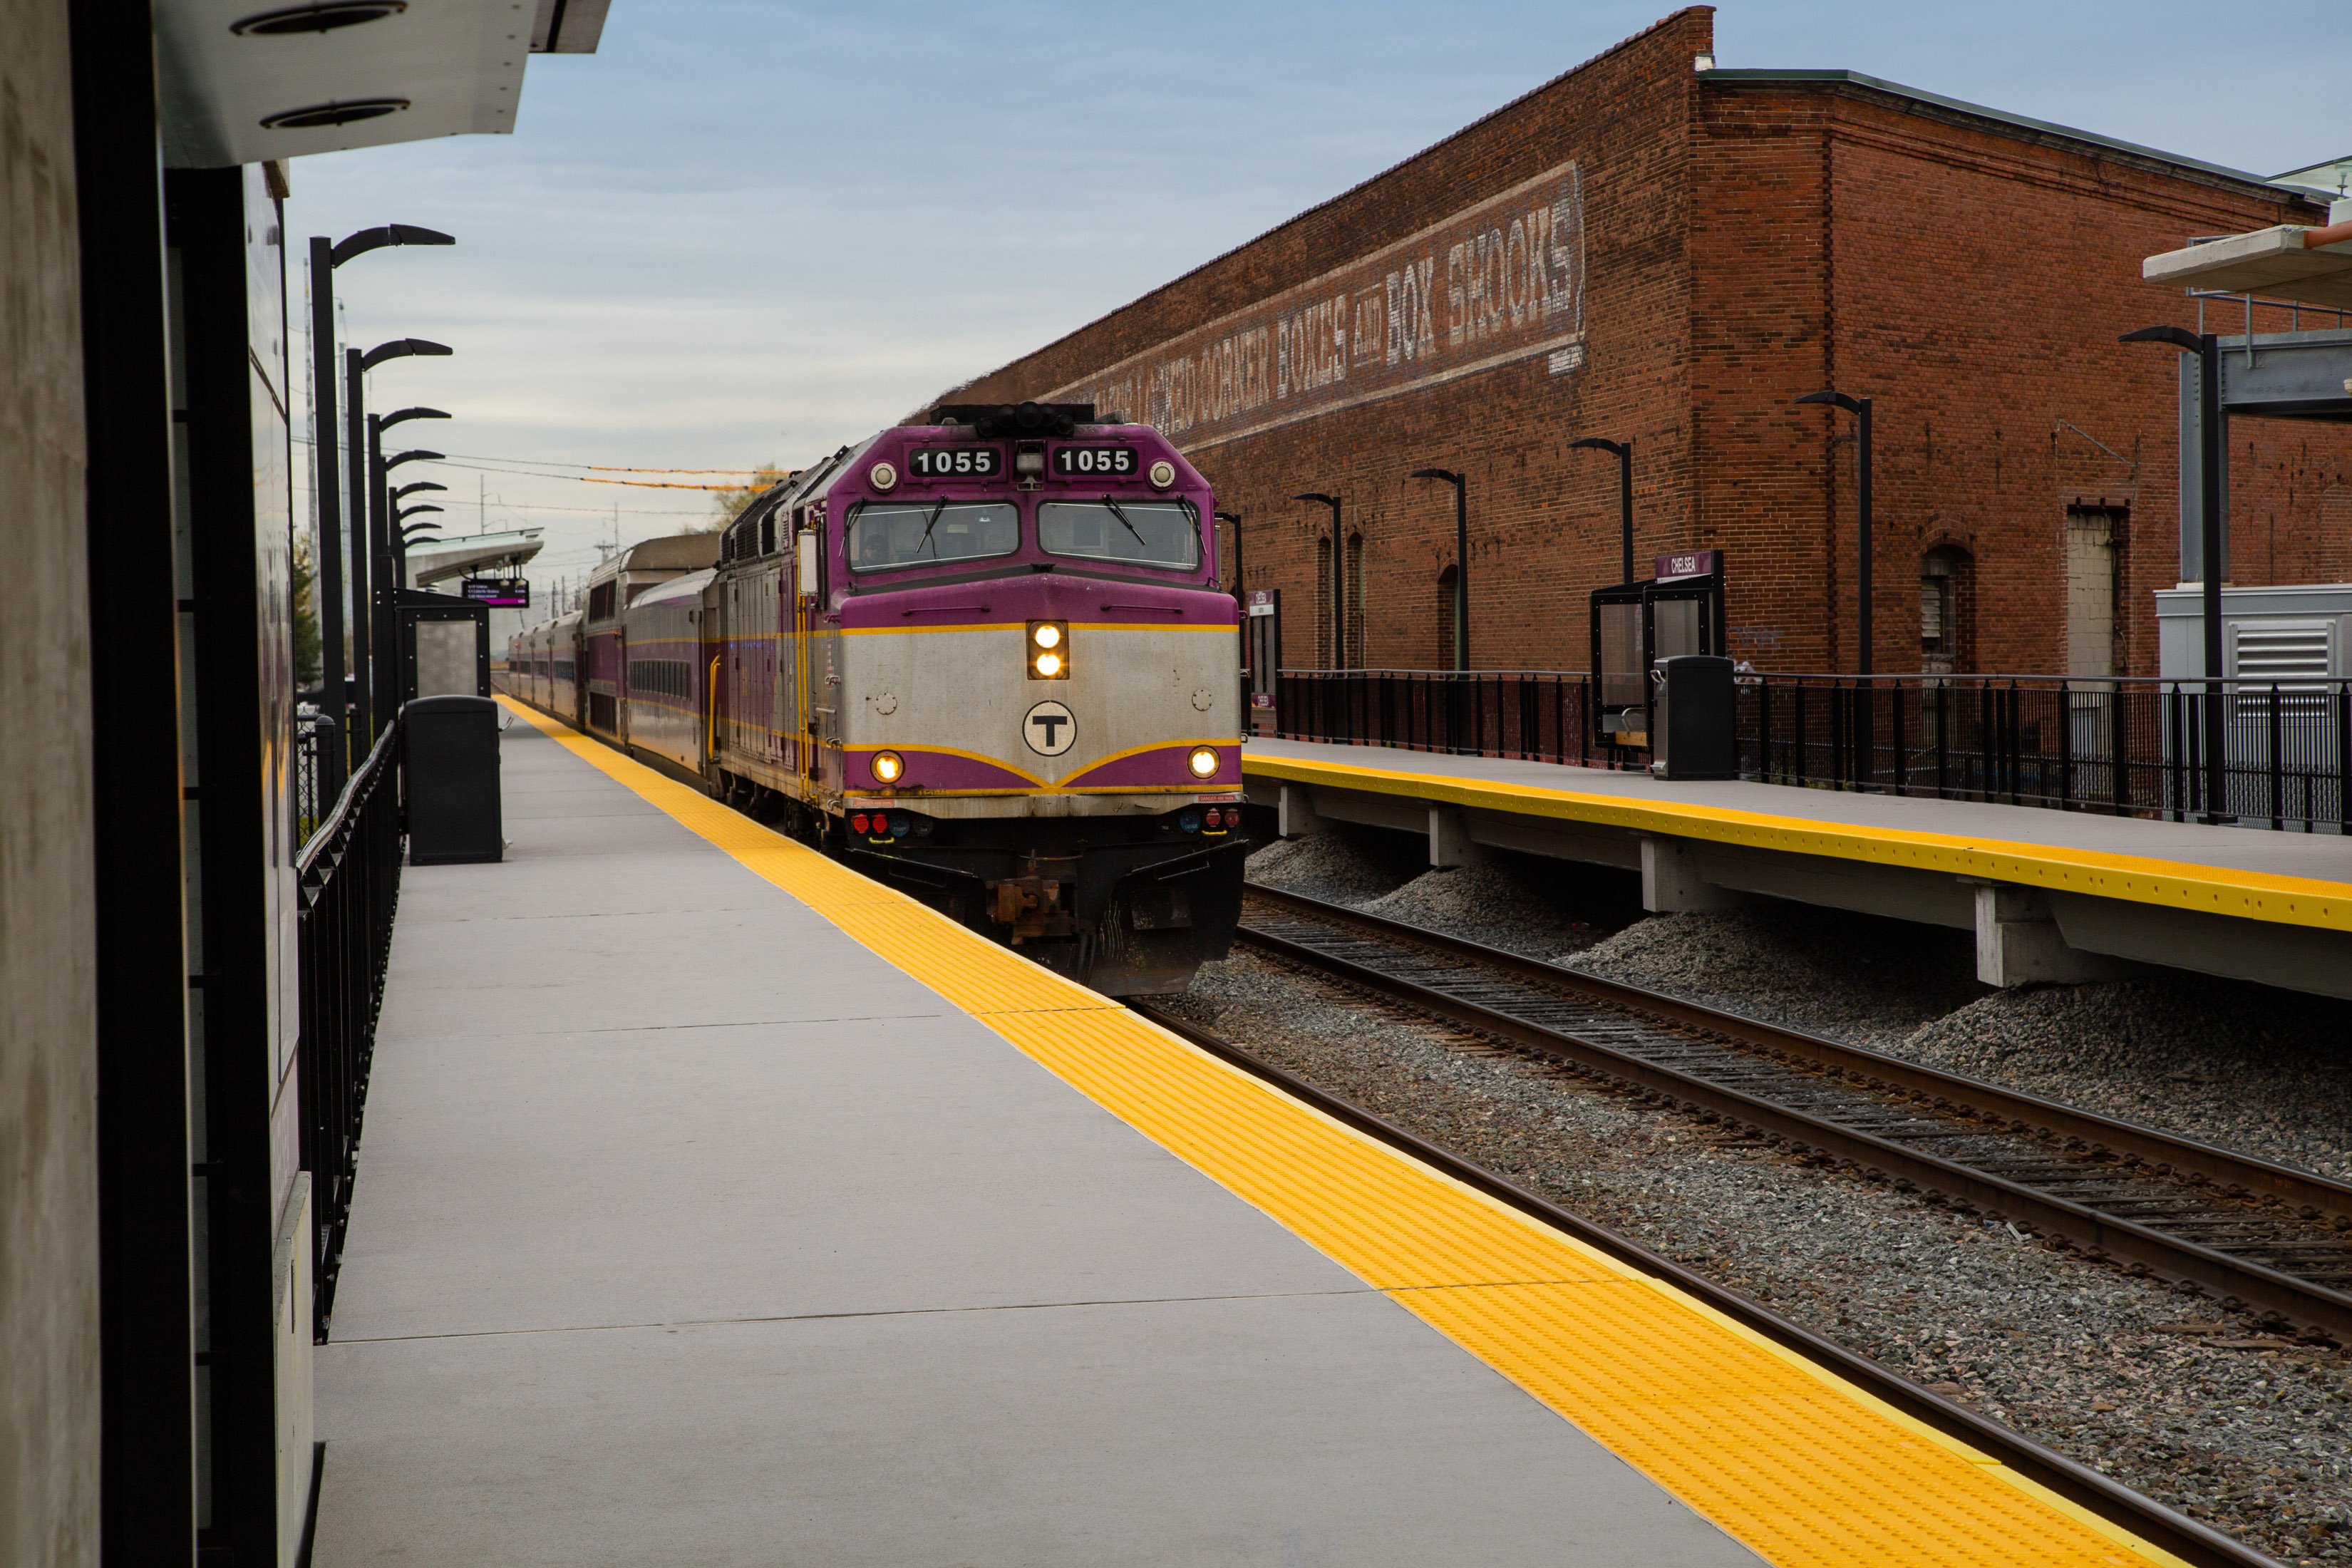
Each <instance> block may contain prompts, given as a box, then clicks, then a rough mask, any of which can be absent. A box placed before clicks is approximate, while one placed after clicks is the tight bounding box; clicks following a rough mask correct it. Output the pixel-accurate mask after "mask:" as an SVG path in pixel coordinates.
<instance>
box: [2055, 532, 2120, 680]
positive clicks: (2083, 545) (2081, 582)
mask: <svg viewBox="0 0 2352 1568" xmlns="http://www.w3.org/2000/svg"><path fill="white" fill-rule="evenodd" d="M2123 540H2124V509H2123V508H2121V507H2105V506H2070V507H2068V508H2067V509H2066V673H2067V674H2069V675H2086V676H2103V675H2113V674H2115V673H2116V670H2117V669H2119V668H2122V664H2121V661H2120V660H2119V659H2118V658H2116V637H2117V634H2118V633H2120V632H2121V631H2122V630H2123V616H2122V615H2121V613H2120V612H2121V609H2122V605H2121V599H2122V595H2121V594H2120V593H2119V592H2118V591H2117V590H2118V584H2120V582H2121V573H2120V572H2119V570H2118V568H2119V565H2120V563H2121V557H2122V546H2123Z"/></svg>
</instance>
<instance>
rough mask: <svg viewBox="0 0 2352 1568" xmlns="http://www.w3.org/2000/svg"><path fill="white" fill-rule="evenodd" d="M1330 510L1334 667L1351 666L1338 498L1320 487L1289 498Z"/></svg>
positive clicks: (1344, 542) (1344, 540)
mask: <svg viewBox="0 0 2352 1568" xmlns="http://www.w3.org/2000/svg"><path fill="white" fill-rule="evenodd" d="M1290 499H1291V500H1309V501H1313V502H1314V503H1315V504H1316V505H1318V506H1328V507H1329V508H1330V509H1331V581H1330V588H1331V668H1333V669H1345V668H1348V595H1347V582H1348V566H1347V560H1346V554H1345V552H1346V551H1347V548H1348V542H1347V536H1346V535H1345V534H1344V533H1342V532H1341V531H1340V524H1339V497H1338V496H1331V495H1325V494H1324V493H1323V492H1322V491H1321V490H1302V491H1300V492H1299V493H1298V494H1297V495H1295V496H1293V497H1291V498H1290Z"/></svg>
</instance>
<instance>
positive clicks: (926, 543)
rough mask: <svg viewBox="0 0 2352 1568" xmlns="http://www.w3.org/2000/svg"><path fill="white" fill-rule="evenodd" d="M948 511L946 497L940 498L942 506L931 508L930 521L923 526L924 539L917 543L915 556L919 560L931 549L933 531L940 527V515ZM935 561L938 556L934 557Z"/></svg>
mask: <svg viewBox="0 0 2352 1568" xmlns="http://www.w3.org/2000/svg"><path fill="white" fill-rule="evenodd" d="M945 510H948V498H947V497H945V496H941V497H940V504H939V505H937V506H935V507H933V508H931V515H930V519H929V521H927V522H925V523H924V524H923V537H922V538H920V539H919V540H917V541H915V556H916V558H917V559H918V560H919V559H921V557H922V553H923V552H924V551H926V550H928V549H929V548H930V543H931V530H933V529H935V528H937V527H938V526H939V525H940V513H941V512H943V511H945ZM933 559H934V560H936V559H937V557H936V556H934V557H933Z"/></svg>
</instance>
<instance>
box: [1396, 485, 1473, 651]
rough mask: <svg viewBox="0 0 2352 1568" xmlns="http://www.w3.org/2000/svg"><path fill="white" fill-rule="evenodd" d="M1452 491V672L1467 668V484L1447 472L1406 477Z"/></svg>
mask: <svg viewBox="0 0 2352 1568" xmlns="http://www.w3.org/2000/svg"><path fill="white" fill-rule="evenodd" d="M1409 477H1410V478H1412V479H1437V480H1440V481H1442V482H1444V483H1445V484H1449V485H1452V486H1453V487H1454V668H1455V669H1457V670H1460V669H1467V668H1470V481H1469V480H1468V479H1464V478H1463V477H1462V476H1461V475H1460V474H1457V473H1455V472H1454V470H1453V469H1451V468H1415V469H1414V470H1413V471H1412V474H1411V475H1410V476H1409Z"/></svg>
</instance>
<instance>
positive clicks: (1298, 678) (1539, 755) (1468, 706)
mask: <svg viewBox="0 0 2352 1568" xmlns="http://www.w3.org/2000/svg"><path fill="white" fill-rule="evenodd" d="M1591 703H1592V678H1591V676H1588V675H1566V674H1557V673H1554V672H1551V671H1547V670H1510V669H1505V670H1491V669H1481V670H1468V671H1457V670H1429V669H1286V670H1283V671H1281V672H1280V673H1279V675H1277V676H1276V681H1275V713H1276V718H1277V720H1278V722H1279V726H1280V727H1279V731H1278V732H1279V733H1281V734H1284V735H1287V736H1289V737H1291V738H1292V739H1294V740H1300V741H1342V742H1351V743H1355V744H1360V745H1372V746H1402V747H1405V748H1408V749H1410V750H1412V751H1417V752H1461V753H1465V754H1468V755H1472V756H1488V757H1523V758H1527V759H1529V760H1531V761H1536V762H1547V763H1579V764H1580V765H1583V766H1586V767H1612V766H1622V765H1626V764H1627V763H1630V761H1631V759H1633V757H1634V756H1635V754H1636V753H1634V752H1628V751H1623V750H1622V749H1620V748H1618V747H1614V746H1601V745H1596V744H1595V743H1594V742H1593V734H1592V717H1591V715H1592V707H1591Z"/></svg>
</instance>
